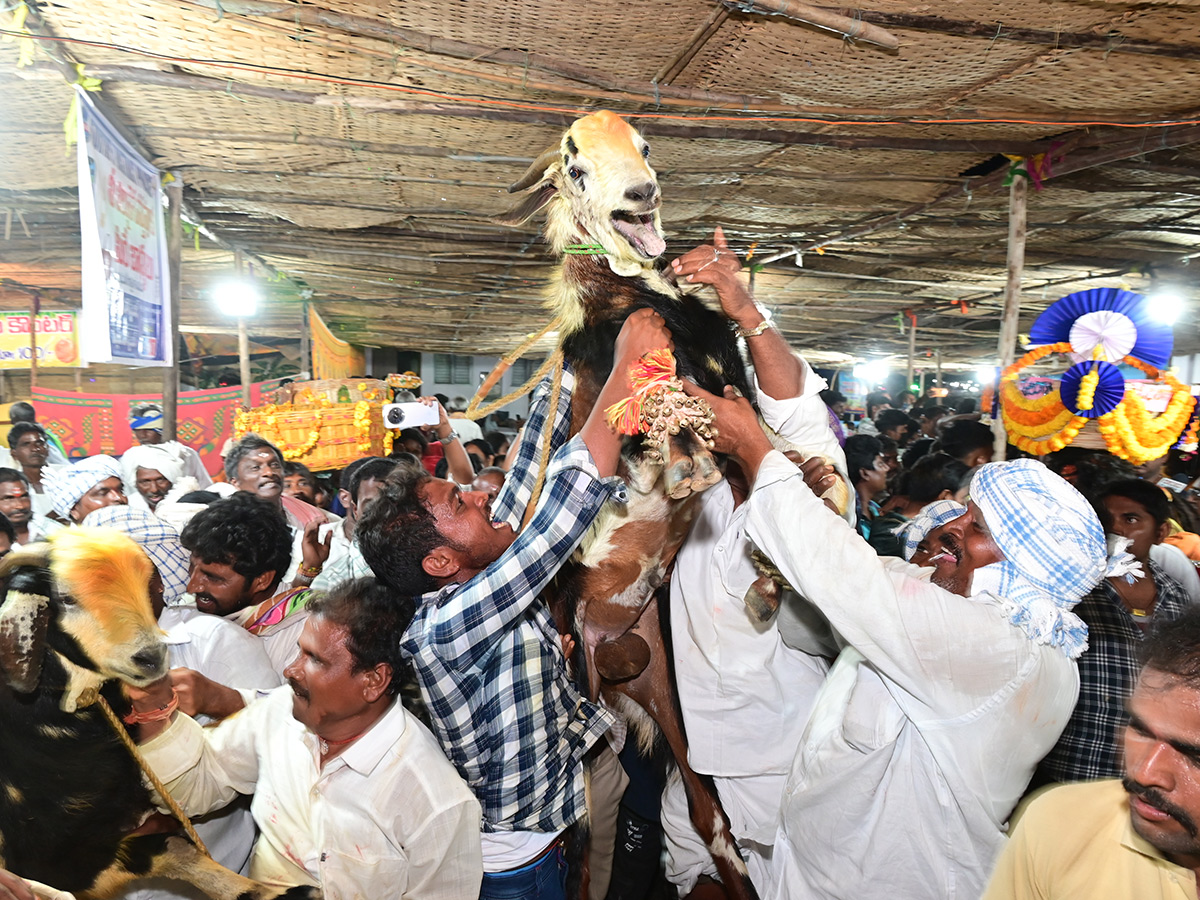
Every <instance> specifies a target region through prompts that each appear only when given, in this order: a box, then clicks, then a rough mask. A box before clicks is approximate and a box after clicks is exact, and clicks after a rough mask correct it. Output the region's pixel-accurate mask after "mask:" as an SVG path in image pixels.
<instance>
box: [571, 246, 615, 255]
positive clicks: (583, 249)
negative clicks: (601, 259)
mask: <svg viewBox="0 0 1200 900" xmlns="http://www.w3.org/2000/svg"><path fill="white" fill-rule="evenodd" d="M607 252H608V251H607V250H605V249H604V245H603V244H595V243H592V244H567V246H565V247H563V253H571V254H574V255H575V256H597V255H600V254H604V253H607Z"/></svg>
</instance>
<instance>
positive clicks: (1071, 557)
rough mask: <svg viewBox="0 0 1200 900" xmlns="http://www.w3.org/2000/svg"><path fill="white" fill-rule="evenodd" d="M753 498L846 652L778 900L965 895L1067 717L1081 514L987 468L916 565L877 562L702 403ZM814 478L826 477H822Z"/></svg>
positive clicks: (787, 796) (1079, 582) (773, 552)
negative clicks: (714, 418) (958, 512)
mask: <svg viewBox="0 0 1200 900" xmlns="http://www.w3.org/2000/svg"><path fill="white" fill-rule="evenodd" d="M689 392H690V393H693V394H696V395H699V396H703V397H705V399H707V400H708V401H709V402H710V403H711V405H712V406H713V409H714V411H715V412H716V414H717V425H718V431H719V435H718V437H717V440H716V443H717V449H718V450H719V451H722V452H726V453H729V454H731V455H732V456H733V457H734V458H735V460H736V461H737V462H738V464H739V466H740V468H741V469H742V471H743V472H744V473H745V474H746V477H747V479H748V480H749V481H750V482H751V484H752V485H753V487H752V489H751V493H750V498H749V500H748V501H747V505H748V513H747V519H746V531H747V534H748V535H749V537H750V539H751V540H753V541H754V543H755V544H756V545H757V546H758V547H759V548H760V549H761V550H762V551H763V552H764V553H765V554H766V555H767V557H768V558H770V559H771V561H772V562H774V563H775V565H776V566H777V567H778V568H779V570H780V571H781V572H782V573H783V575H784V577H785V578H786V579H787V581H788V582H789V583H790V584H791V585H792V586H793V587H794V588H795V589H796V591H797V593H799V594H800V595H801V596H803V597H804V598H806V599H807V600H808V602H809V603H810V604H811V605H812V606H813V607H815V608H816V609H817V610H818V611H819V612H820V613H821V614H822V615H823V616H824V617H825V619H826V620H827V621H828V623H829V624H830V626H832V629H833V631H834V633H835V635H836V637H837V640H838V649H839V651H840V652H839V654H838V657H837V659H836V661H835V662H834V664H833V667H832V668H831V669H830V671H829V675H828V676H827V677H826V679H825V682H824V684H823V685H822V687H821V689H820V691H819V692H818V694H817V696H816V699H815V701H814V704H813V708H812V712H811V714H810V715H809V717H808V722H807V725H806V727H805V730H804V734H803V739H802V741H801V743H800V746H799V748H798V749H797V751H796V756H795V758H794V760H793V762H792V767H791V772H790V774H789V776H788V779H787V784H786V787H785V789H784V797H783V803H782V809H781V815H780V820H779V822H780V824H779V827H778V831H777V834H776V836H775V840H774V850H773V856H772V863H773V866H775V867H776V868H777V871H778V873H779V876H778V879H777V882H776V888H777V889H776V890H775V891H774V892H772V893H769V894H768V895H767V896H768V897H769V898H771V900H780V898H788V897H797V898H799V897H803V898H805V900H817V898H822V900H824V898H827V900H842V898H846V897H855V898H857V900H873V898H878V900H892V898H896V897H903V898H905V900H922V898H931V900H932V898H939V900H940V898H947V900H948V898H966V897H977V896H979V894H980V893H981V892H982V890H983V888H984V885H985V883H986V879H987V876H988V873H989V872H990V871H991V868H992V864H993V861H994V860H995V858H996V857H997V856H998V855H999V853H1000V851H1001V849H1002V847H1003V844H1004V823H1005V821H1006V820H1007V819H1008V816H1009V814H1010V813H1011V811H1012V809H1013V807H1014V806H1016V803H1017V800H1018V799H1020V797H1021V794H1022V793H1023V792H1024V790H1025V786H1026V785H1027V784H1028V782H1029V779H1030V776H1031V775H1032V774H1033V770H1034V767H1035V766H1036V764H1037V762H1038V761H1039V760H1040V759H1041V758H1042V756H1044V755H1045V754H1046V752H1047V751H1048V750H1049V749H1050V747H1052V746H1053V745H1054V742H1055V740H1056V739H1057V738H1058V735H1059V733H1060V732H1061V731H1062V728H1063V726H1064V725H1065V724H1066V722H1067V719H1068V718H1069V717H1070V714H1071V709H1072V707H1073V706H1074V703H1075V696H1076V692H1077V691H1078V688H1079V677H1078V673H1077V671H1076V666H1075V663H1074V659H1075V658H1076V657H1077V656H1078V655H1079V654H1080V653H1081V652H1083V650H1084V648H1085V647H1086V646H1087V630H1086V628H1085V627H1084V626H1083V623H1082V622H1081V621H1080V620H1079V619H1078V618H1077V617H1076V616H1075V615H1074V614H1072V613H1071V612H1070V607H1071V606H1073V605H1074V604H1075V603H1076V602H1077V601H1078V600H1079V599H1080V597H1082V596H1083V595H1084V594H1085V593H1087V591H1089V590H1090V589H1091V588H1092V587H1093V586H1094V585H1095V584H1096V583H1097V582H1098V581H1099V580H1100V578H1101V577H1102V576H1103V575H1104V574H1105V572H1106V569H1107V553H1106V547H1105V542H1104V532H1103V529H1101V527H1100V523H1099V521H1098V520H1097V518H1096V514H1095V513H1094V512H1093V511H1092V508H1091V506H1090V505H1089V504H1088V503H1087V501H1086V500H1084V498H1083V497H1082V496H1081V495H1080V494H1079V493H1078V492H1077V491H1076V490H1075V489H1074V488H1072V487H1071V486H1070V485H1068V484H1067V483H1066V482H1065V481H1063V480H1062V479H1061V478H1059V477H1058V476H1057V475H1055V474H1053V473H1052V472H1050V471H1049V470H1048V469H1047V468H1046V467H1045V466H1043V465H1042V464H1041V463H1038V462H1035V461H1033V460H1015V461H1013V462H1007V463H998V464H995V465H991V466H985V467H983V468H982V469H981V470H980V472H979V474H978V475H977V476H976V477H975V480H974V481H973V483H972V486H971V499H970V502H969V503H968V505H967V508H966V511H965V512H964V513H963V514H962V515H959V516H957V517H954V518H952V519H950V520H949V521H946V522H945V523H944V524H942V525H941V526H940V527H938V528H936V529H934V530H933V531H931V532H930V533H929V534H928V535H926V536H925V542H926V544H927V545H928V547H931V548H932V552H931V553H928V554H926V556H927V557H928V559H927V562H926V563H925V565H924V566H923V567H919V566H915V565H912V564H910V563H906V562H903V561H901V560H899V559H897V558H883V557H879V556H877V555H876V554H875V552H874V550H872V549H871V547H870V546H869V545H868V544H867V543H866V542H865V541H863V540H861V539H860V538H859V537H858V536H857V535H856V534H855V533H854V531H853V530H852V529H851V528H849V527H848V526H847V525H846V523H845V522H844V521H842V520H841V519H840V518H839V517H838V516H836V515H835V514H834V513H833V512H831V511H830V510H829V509H827V508H826V507H825V505H824V504H823V503H822V502H821V501H820V500H819V499H818V497H817V496H816V495H815V494H814V493H813V491H812V490H810V489H809V487H808V486H807V484H806V483H805V478H804V474H803V473H801V472H800V471H799V470H798V469H797V468H796V466H795V465H794V464H793V463H792V462H790V461H789V460H787V459H786V458H785V457H784V456H783V455H782V454H780V453H779V452H778V451H776V450H774V449H773V448H772V446H771V443H770V441H769V440H768V439H767V438H766V436H765V435H764V434H763V432H762V429H761V427H760V426H759V424H758V419H757V415H756V414H755V412H754V410H753V408H752V407H751V406H750V404H749V403H748V402H747V401H745V400H743V399H735V398H733V396H732V394H730V395H729V396H727V397H726V398H724V399H723V398H720V397H714V396H711V395H708V394H706V393H704V392H702V391H700V390H698V389H695V388H689ZM818 483H819V482H818Z"/></svg>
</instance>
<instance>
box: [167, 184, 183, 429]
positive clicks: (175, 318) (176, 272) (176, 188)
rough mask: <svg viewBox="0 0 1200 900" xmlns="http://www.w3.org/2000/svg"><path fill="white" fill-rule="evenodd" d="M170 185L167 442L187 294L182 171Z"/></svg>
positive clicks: (174, 418)
mask: <svg viewBox="0 0 1200 900" xmlns="http://www.w3.org/2000/svg"><path fill="white" fill-rule="evenodd" d="M171 174H172V176H174V177H173V180H172V181H170V182H169V183H168V184H167V204H168V206H167V272H168V276H167V277H168V278H169V279H170V282H171V285H170V286H171V310H170V320H169V322H168V326H167V334H168V338H167V340H168V341H170V343H169V344H168V346H169V347H170V349H171V365H169V366H167V367H166V368H165V369H163V440H165V441H173V440H175V435H176V430H175V429H176V425H177V424H178V421H179V419H178V415H179V304H180V299H181V297H182V295H183V286H182V284H181V283H180V277H181V272H182V254H183V225H182V223H181V221H180V218H179V213H180V207H181V206H182V204H183V181H182V179H181V177H180V173H179V172H178V171H175V172H172V173H171Z"/></svg>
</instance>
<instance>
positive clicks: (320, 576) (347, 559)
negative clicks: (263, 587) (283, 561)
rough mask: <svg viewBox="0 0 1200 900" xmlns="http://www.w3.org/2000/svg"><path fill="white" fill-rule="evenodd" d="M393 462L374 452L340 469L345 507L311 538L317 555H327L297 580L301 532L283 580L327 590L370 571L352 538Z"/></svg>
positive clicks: (301, 553) (301, 557) (302, 547)
mask: <svg viewBox="0 0 1200 900" xmlns="http://www.w3.org/2000/svg"><path fill="white" fill-rule="evenodd" d="M396 465H397V463H396V460H394V459H384V458H383V457H380V456H374V457H367V458H365V459H360V460H355V461H354V462H353V463H351V464H350V465H349V466H347V467H346V469H345V470H344V471H343V472H342V487H341V488H339V489H338V499H339V500H341V502H342V506H343V507H345V509H346V515H345V517H344V518H343V519H341V520H340V521H338V522H331V523H329V524H326V525H321V526H319V527H318V529H317V535H316V540H315V542H311V543H312V544H313V545H314V546H312V550H313V551H315V552H316V554H317V558H318V559H320V554H321V553H323V552H325V551H326V550H327V551H328V555H327V556H326V557H325V559H324V560H323V561H321V562H320V563H319V564H318V565H317V566H315V568H317V569H318V570H319V571H317V572H316V574H315V575H314V574H311V573H312V571H313V570H312V569H308V568H306V571H307V572H309V573H310V574H309V575H308V576H306V577H305V576H302V577H301V579H300V581H299V582H297V580H296V576H297V573H298V572H299V569H300V566H301V565H304V564H305V560H304V550H305V545H304V535H303V534H301V535H300V536H299V537H298V538H297V541H296V543H295V544H294V545H293V546H292V565H291V567H290V568H289V569H288V571H287V573H286V574H285V575H284V576H283V583H284V584H294V583H300V584H303V583H304V582H305V581H309V582H311V584H310V586H311V587H312V588H313V589H314V590H328V589H329V588H331V587H334V586H335V585H338V584H340V583H341V582H343V581H349V580H351V579H353V578H365V577H366V576H368V575H370V574H371V567H370V566H368V565H367V561H366V560H365V559H363V556H362V553H361V552H360V551H359V549H358V544H357V543H356V542H355V540H354V530H355V528H356V527H357V526H358V517H359V514H360V513H361V512H362V509H363V507H364V506H366V504H368V503H370V501H371V500H373V499H374V498H375V495H376V494H377V493H379V489H380V488H381V487H382V486H383V482H384V480H385V479H386V478H387V476H388V474H389V473H390V472H391V471H392V469H394V468H396Z"/></svg>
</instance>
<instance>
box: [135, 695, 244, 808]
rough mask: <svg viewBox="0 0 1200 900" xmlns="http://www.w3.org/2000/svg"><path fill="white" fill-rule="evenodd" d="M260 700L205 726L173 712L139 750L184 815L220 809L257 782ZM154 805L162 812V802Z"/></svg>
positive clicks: (163, 806)
mask: <svg viewBox="0 0 1200 900" xmlns="http://www.w3.org/2000/svg"><path fill="white" fill-rule="evenodd" d="M266 712H268V709H267V704H266V702H262V703H252V704H250V705H249V706H247V707H246V708H245V709H243V710H241V711H240V712H236V713H234V714H233V715H232V716H229V717H228V718H226V719H224V720H222V721H221V723H220V724H219V725H216V726H214V727H211V728H201V727H200V725H199V724H197V723H196V722H195V721H193V720H192V719H191V718H190V717H189V716H185V715H183V714H182V713H179V714H178V715H176V716H175V720H174V721H173V722H172V723H171V724H170V725H169V726H168V727H167V729H166V730H165V731H163V732H162V733H161V734H159V735H158V736H157V737H155V738H154V739H153V740H151V741H148V742H147V743H145V744H143V745H142V746H141V747H140V748H139V749H141V751H142V755H143V756H144V757H145V758H146V762H147V763H148V764H149V765H150V768H152V769H153V770H154V772H155V774H156V775H158V777H159V778H161V779H162V780H163V782H164V783H165V784H166V786H167V790H169V791H170V792H171V796H172V797H174V798H175V800H176V801H177V802H178V803H179V805H180V806H182V807H183V809H184V812H186V813H187V814H188V815H189V816H200V815H204V814H205V813H209V812H212V811H213V810H214V809H220V808H221V807H223V806H225V805H226V804H228V803H230V802H231V801H233V799H234V798H235V797H237V796H238V794H252V793H254V786H255V784H257V782H258V754H257V752H256V749H257V748H256V744H257V740H258V735H257V732H258V731H259V729H261V728H263V727H264V723H265V722H266V716H265V715H264V714H265V713H266ZM159 806H160V808H161V809H162V810H163V811H164V812H167V809H166V807H165V805H163V804H161V803H160V804H159Z"/></svg>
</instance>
